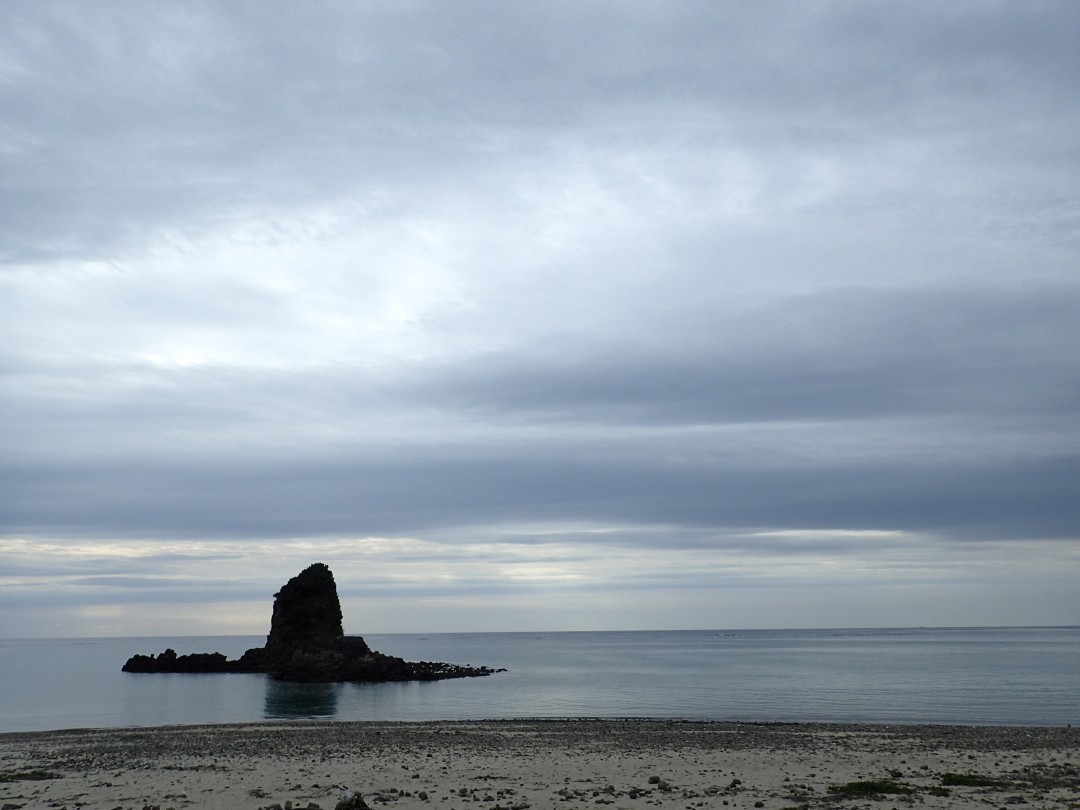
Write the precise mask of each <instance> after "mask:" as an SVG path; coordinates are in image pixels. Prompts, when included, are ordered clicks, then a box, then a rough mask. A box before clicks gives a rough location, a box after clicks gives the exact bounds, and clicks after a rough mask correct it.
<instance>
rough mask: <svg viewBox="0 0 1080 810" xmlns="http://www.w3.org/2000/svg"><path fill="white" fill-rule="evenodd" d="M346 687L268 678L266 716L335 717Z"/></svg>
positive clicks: (272, 717) (290, 717) (264, 714)
mask: <svg viewBox="0 0 1080 810" xmlns="http://www.w3.org/2000/svg"><path fill="white" fill-rule="evenodd" d="M342 687H343V684H340V683H284V682H282V681H275V680H273V679H272V678H267V679H266V701H265V708H264V709H263V716H264V717H265V718H266V719H267V720H273V719H278V720H280V719H293V720H295V719H298V718H303V717H334V716H335V715H336V714H337V711H338V699H339V698H340V697H341V690H342Z"/></svg>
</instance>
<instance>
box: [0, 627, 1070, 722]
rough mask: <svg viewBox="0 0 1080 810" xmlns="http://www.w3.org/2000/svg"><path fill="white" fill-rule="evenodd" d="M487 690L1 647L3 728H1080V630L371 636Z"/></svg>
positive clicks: (253, 640)
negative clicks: (626, 721)
mask: <svg viewBox="0 0 1080 810" xmlns="http://www.w3.org/2000/svg"><path fill="white" fill-rule="evenodd" d="M365 638H366V639H367V641H368V643H369V644H370V645H371V646H372V647H373V648H374V649H377V650H379V651H380V652H384V653H387V654H390V655H398V656H401V657H403V658H406V659H410V660H429V661H449V662H453V663H458V664H474V665H480V664H483V665H487V666H493V667H506V668H507V670H508V671H507V672H504V673H501V674H498V675H494V676H491V677H487V678H469V679H464V680H452V681H441V682H437V683H406V684H399V683H395V684H377V685H358V684H318V685H298V684H283V683H276V682H274V681H271V680H269V679H268V678H266V677H264V676H262V675H131V674H125V673H122V672H121V671H120V667H121V666H122V664H123V663H124V661H125V660H126V659H127V658H128V656H130V655H132V654H134V653H137V652H139V653H151V652H154V653H156V652H160V651H162V650H163V649H165V648H166V647H172V648H174V649H175V650H176V651H177V652H179V653H188V652H209V651H220V652H223V653H225V654H227V655H229V656H230V657H234V656H237V655H239V654H240V653H242V652H243V651H244V650H245V649H247V648H248V647H253V646H259V645H261V644H262V643H263V641H264V637H262V636H251V637H241V636H219V637H210V638H195V637H186V638H119V639H117V638H112V639H68V640H56V639H48V640H43V639H37V640H0V731H30V730H46V729H60V728H84V727H120V726H148V725H171V724H183V723H231V722H253V721H263V720H277V719H282V718H288V719H303V718H335V719H340V720H435V719H446V720H453V719H498V718H542V717H548V718H557V717H607V718H627V717H654V718H683V719H695V720H704V719H717V720H743V721H821V722H852V723H950V724H952V723H956V724H1004V725H1040V726H1055V725H1065V724H1080V627H1051V628H977V629H907V630H901V629H888V630H746V631H677V632H597V633H471V634H468V633H467V634H433V635H367V636H365Z"/></svg>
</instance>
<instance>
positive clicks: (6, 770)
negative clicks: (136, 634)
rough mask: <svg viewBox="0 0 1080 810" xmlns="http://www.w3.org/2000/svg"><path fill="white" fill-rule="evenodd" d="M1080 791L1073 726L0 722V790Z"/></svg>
mask: <svg viewBox="0 0 1080 810" xmlns="http://www.w3.org/2000/svg"><path fill="white" fill-rule="evenodd" d="M344 788H348V789H351V790H354V791H357V792H359V793H360V794H362V795H363V796H364V797H365V800H366V801H367V803H368V805H369V806H370V807H371V808H373V810H376V808H379V807H384V806H388V805H392V806H393V807H394V808H396V809H397V810H411V809H412V808H417V810H420V809H424V810H431V809H432V808H435V807H438V808H440V810H465V808H468V807H473V806H474V805H476V806H478V810H527V808H537V810H539V808H550V807H556V806H559V807H576V806H582V805H585V804H588V805H607V806H610V807H611V808H612V810H623V808H627V809H629V808H641V810H645V808H646V807H647V806H652V807H657V806H659V807H671V808H692V810H695V809H696V808H710V807H717V808H721V807H764V808H814V807H834V806H837V805H839V806H841V807H856V806H859V807H865V806H868V802H870V803H875V804H876V800H879V799H884V800H885V801H887V802H889V804H885V805H882V806H883V807H893V806H899V805H901V804H913V803H917V804H920V805H922V806H924V807H976V806H978V807H983V808H985V807H986V805H987V803H990V804H991V805H992V806H995V807H1003V806H1005V805H1008V804H1023V805H1025V807H1054V808H1078V807H1080V729H1076V728H1072V727H1068V726H1065V727H1052V726H966V725H965V726H955V725H934V724H920V725H882V724H866V725H860V724H849V723H843V724H841V723H837V724H830V723H772V722H769V723H746V722H724V721H691V720H648V719H630V718H628V719H623V720H610V719H566V720H547V719H543V720H482V721H467V720H454V721H434V722H421V721H403V722H390V721H372V722H366V721H282V722H261V723H242V724H228V725H194V726H162V727H140V728H123V729H66V730H58V731H24V732H6V733H3V734H0V805H2V806H4V807H7V808H8V810H19V809H20V808H27V810H32V809H33V808H38V807H41V808H45V807H51V808H60V807H69V808H70V807H79V808H85V809H86V810H98V809H99V808H100V810H116V808H123V810H127V809H128V808H132V809H133V810H142V808H160V810H168V808H174V810H182V808H187V807H200V808H203V807H205V808H222V810H224V808H250V810H259V808H274V807H275V805H276V806H277V807H280V808H282V810H288V808H292V810H303V809H304V808H311V810H314V807H313V805H317V806H318V808H319V810H332V808H334V806H335V804H336V803H337V801H338V799H339V795H340V792H341V790H342V789H344Z"/></svg>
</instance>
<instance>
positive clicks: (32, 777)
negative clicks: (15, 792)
mask: <svg viewBox="0 0 1080 810" xmlns="http://www.w3.org/2000/svg"><path fill="white" fill-rule="evenodd" d="M59 778H60V774H58V773H52V772H51V771H15V772H13V773H0V782H31V781H42V780H44V779H59Z"/></svg>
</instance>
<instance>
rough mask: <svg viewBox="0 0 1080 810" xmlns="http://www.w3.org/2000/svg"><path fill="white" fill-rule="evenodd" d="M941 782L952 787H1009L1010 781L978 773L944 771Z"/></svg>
mask: <svg viewBox="0 0 1080 810" xmlns="http://www.w3.org/2000/svg"><path fill="white" fill-rule="evenodd" d="M941 784H943V785H949V786H951V787H1008V786H1009V783H1008V782H1003V781H1001V780H1000V779H991V778H990V777H989V776H980V775H979V774H977V773H943V774H942V775H941Z"/></svg>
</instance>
